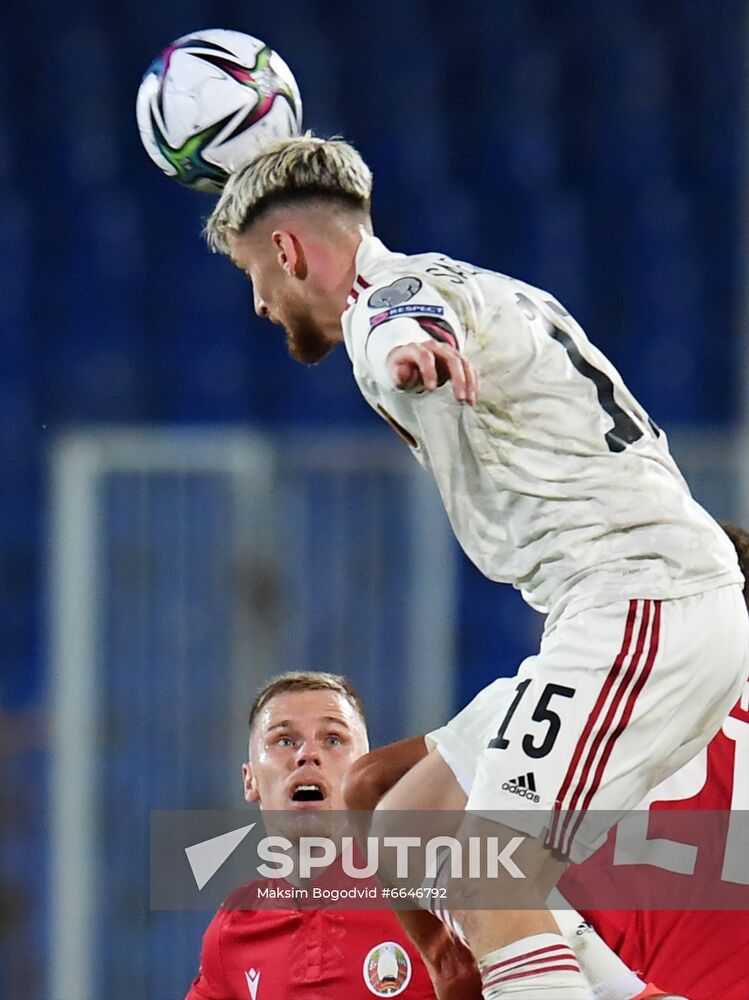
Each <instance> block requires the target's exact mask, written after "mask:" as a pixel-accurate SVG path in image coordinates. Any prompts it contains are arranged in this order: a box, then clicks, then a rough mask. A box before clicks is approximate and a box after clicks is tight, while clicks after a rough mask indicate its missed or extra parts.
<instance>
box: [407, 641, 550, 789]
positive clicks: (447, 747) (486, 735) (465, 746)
mask: <svg viewBox="0 0 749 1000" xmlns="http://www.w3.org/2000/svg"><path fill="white" fill-rule="evenodd" d="M531 659H533V657H531ZM521 669H522V668H521ZM516 683H517V680H516V678H513V677H498V678H497V679H496V680H494V681H492V682H491V684H488V685H487V686H486V687H485V688H482V689H481V691H479V693H478V694H477V695H476V696H475V697H474V698H473V699H472V700H471V701H470V702H469V703H468V704H467V705H466V706H465V708H462V709H461V710H460V712H458V714H457V715H454V716H453V717H452V718H451V719H450V720H449V721H448V722H446V723H445V725H444V726H441V727H440V728H439V729H435V730H433V731H432V732H431V733H428V734H427V736H426V737H425V739H426V743H427V746H429V747H430V748H434V749H436V750H438V751H439V753H440V754H441V756H442V757H443V759H444V760H445V762H446V763H447V764H448V765H449V767H450V770H451V771H452V772H453V774H454V776H455V778H456V779H457V781H458V783H459V785H460V786H461V788H462V789H463V791H464V792H465V794H466V796H468V795H470V792H471V788H472V786H473V781H474V778H475V776H476V769H477V767H478V762H479V759H480V757H481V754H482V752H483V750H484V749H485V747H486V746H487V744H488V742H489V740H491V739H492V737H493V736H494V734H495V732H496V729H497V725H498V720H499V719H500V718H502V717H503V716H504V715H505V713H506V711H507V708H508V706H509V705H510V703H511V702H512V699H513V697H514V694H515V685H516Z"/></svg>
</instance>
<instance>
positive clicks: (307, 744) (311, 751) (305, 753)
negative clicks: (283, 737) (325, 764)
mask: <svg viewBox="0 0 749 1000" xmlns="http://www.w3.org/2000/svg"><path fill="white" fill-rule="evenodd" d="M320 762H321V757H320V748H319V746H318V745H317V743H316V742H315V741H314V740H304V742H303V743H300V745H299V749H298V750H297V752H296V759H295V761H294V763H295V764H296V766H297V767H304V766H305V765H306V764H320Z"/></svg>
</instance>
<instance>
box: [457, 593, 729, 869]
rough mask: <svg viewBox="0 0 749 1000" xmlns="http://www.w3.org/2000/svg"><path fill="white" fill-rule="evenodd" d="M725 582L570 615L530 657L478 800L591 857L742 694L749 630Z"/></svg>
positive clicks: (569, 851)
mask: <svg viewBox="0 0 749 1000" xmlns="http://www.w3.org/2000/svg"><path fill="white" fill-rule="evenodd" d="M722 590H723V591H725V593H721V592H720V591H715V592H711V593H708V594H703V595H697V596H696V597H690V598H684V599H680V600H673V601H664V602H659V601H651V600H641V601H629V602H621V603H617V604H612V605H607V606H605V607H601V608H594V609H590V610H588V611H585V612H581V613H579V614H577V615H575V616H573V617H571V618H569V619H566V620H565V619H561V620H559V621H558V622H557V624H556V625H555V627H554V628H553V629H552V630H551V631H550V632H549V633H548V634H546V635H545V636H544V637H543V639H542V643H541V649H540V651H539V654H538V656H536V657H531V658H530V659H529V660H526V661H525V662H524V663H523V664H522V665H521V668H520V671H519V673H518V677H517V678H516V687H515V696H514V697H513V699H512V700H511V701H510V703H509V705H508V706H507V709H506V711H505V713H504V715H502V716H501V717H500V718H498V720H497V730H496V733H495V735H494V737H493V738H492V739H491V740H489V743H488V746H487V747H486V749H485V750H483V751H482V752H481V756H480V758H479V761H478V764H477V768H476V774H475V780H474V782H473V786H472V789H471V794H470V796H469V800H468V808H469V809H473V810H477V811H481V812H486V811H487V810H506V809H513V808H514V809H516V810H518V811H519V812H520V813H522V816H518V818H517V819H516V820H515V825H516V827H517V828H518V829H522V830H524V832H527V833H528V834H530V835H539V834H541V833H542V832H543V831H544V829H547V830H548V831H549V837H548V842H549V845H550V847H552V848H553V849H554V850H555V851H556V852H558V853H559V854H560V855H561V856H571V857H572V858H573V859H574V860H581V859H582V858H583V857H585V856H587V854H588V853H590V852H591V851H592V850H593V849H594V848H595V846H596V845H597V844H598V843H599V842H600V840H601V838H602V837H603V836H604V835H605V832H606V830H607V829H608V828H609V827H610V826H611V825H612V824H613V822H615V820H616V818H617V816H618V815H621V813H622V812H624V811H626V810H627V809H630V808H633V807H634V806H635V805H636V804H637V803H638V802H639V801H641V799H642V798H643V796H644V795H645V794H647V792H648V791H649V790H650V788H652V787H654V786H655V785H656V784H657V783H658V781H660V780H661V779H662V778H663V777H664V776H665V775H667V774H668V773H671V772H673V770H674V769H675V767H678V766H680V765H681V764H682V763H683V762H684V759H685V756H688V755H689V754H693V753H695V752H696V751H697V750H699V749H700V746H702V745H705V744H706V743H707V742H708V741H709V739H710V738H711V736H712V735H713V734H714V732H715V731H716V730H717V728H718V727H719V726H720V724H721V722H722V719H723V718H724V717H725V715H726V713H727V712H728V710H729V709H730V707H731V705H732V704H733V702H734V700H735V698H736V697H737V692H738V690H739V686H740V677H741V676H742V675H744V676H745V672H746V667H747V665H746V655H747V652H746V650H747V638H748V636H749V627H748V623H747V616H746V613H745V611H743V612H742V611H741V605H740V593H739V589H738V588H722ZM734 590H735V593H734V592H733V591H734ZM583 816H585V819H583V818H582V817H583ZM599 827H600V829H599ZM573 846H574V848H575V849H574V850H573Z"/></svg>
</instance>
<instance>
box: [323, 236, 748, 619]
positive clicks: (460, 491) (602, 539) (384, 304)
mask: <svg viewBox="0 0 749 1000" xmlns="http://www.w3.org/2000/svg"><path fill="white" fill-rule="evenodd" d="M356 267H357V278H356V283H355V285H354V288H353V289H352V292H351V295H350V296H349V300H348V301H349V304H348V307H347V309H346V311H345V312H344V313H343V316H342V326H343V332H344V338H345V342H346V348H347V350H348V353H349V356H350V358H351V361H352V363H353V368H354V375H355V378H356V381H357V383H358V385H359V388H360V389H361V391H362V393H363V395H364V397H365V399H366V400H367V402H368V403H369V404H370V405H371V406H372V407H373V408H374V409H375V410H376V411H377V412H379V413H380V415H381V416H382V417H384V418H385V419H386V420H387V421H388V422H389V423H390V424H391V426H393V427H394V429H395V430H397V431H398V432H399V433H400V434H401V436H402V437H403V438H404V439H405V440H406V441H407V442H408V443H409V444H410V446H411V448H412V450H413V452H414V454H415V456H416V457H417V459H418V460H419V461H420V462H421V464H422V465H423V466H424V467H425V468H427V469H429V470H430V471H431V472H432V473H433V475H434V477H435V479H436V481H437V484H438V487H439V490H440V493H441V495H442V499H443V501H444V504H445V507H446V508H447V512H448V515H449V517H450V521H451V523H452V526H453V529H454V531H455V534H456V536H457V538H458V540H459V541H460V544H461V545H462V547H463V549H464V550H465V552H466V554H467V555H468V556H469V558H470V559H471V560H472V561H473V562H474V563H475V564H476V565H477V566H478V567H479V569H480V570H481V571H482V572H483V573H485V574H486V576H488V577H489V578H490V579H492V580H496V581H499V582H502V583H510V584H512V585H513V586H514V587H516V588H518V589H519V590H520V591H521V592H522V594H523V596H524V597H525V599H526V600H527V601H528V603H530V604H531V605H532V606H533V607H534V608H536V609H537V610H539V611H542V612H552V614H553V616H554V617H556V616H557V615H558V614H559V613H560V612H561V611H562V610H566V611H570V612H571V611H573V610H574V611H577V610H581V609H582V608H584V607H593V606H600V605H602V604H607V603H610V602H613V601H621V600H624V599H629V598H652V599H658V598H674V597H683V596H687V595H690V594H694V593H699V592H701V591H706V590H710V589H713V588H716V587H720V586H724V585H726V584H731V583H740V582H741V580H742V577H741V574H740V572H739V569H738V566H737V562H736V555H735V553H734V550H733V546H732V545H731V543H730V541H729V540H728V538H727V537H726V536H725V535H724V533H723V532H722V531H721V530H720V528H719V527H718V525H717V524H716V523H715V522H714V521H713V520H712V518H711V517H710V516H709V515H708V514H707V513H706V512H705V511H704V510H703V509H702V508H701V507H700V506H699V504H697V503H696V501H695V500H694V499H693V498H692V497H691V495H690V493H689V490H688V488H687V486H686V484H685V482H684V480H683V478H682V476H681V474H680V473H679V470H678V469H677V467H676V465H675V463H674V461H673V459H672V458H671V456H670V454H669V451H668V445H667V442H666V437H665V435H664V434H663V432H662V431H661V430H660V429H659V428H658V427H656V425H655V424H654V423H653V422H652V421H651V420H650V418H649V416H648V414H647V413H646V412H645V410H644V409H643V408H642V406H640V404H639V403H638V402H637V400H636V399H635V398H634V396H632V394H631V393H630V392H629V390H628V389H627V388H626V386H625V385H624V383H623V381H622V379H621V377H620V375H619V374H618V372H617V371H616V369H615V368H614V367H613V365H611V364H610V362H609V361H607V360H606V358H605V357H604V355H603V354H602V353H601V352H600V351H599V350H597V349H596V348H595V347H594V346H593V345H592V344H591V343H590V341H589V340H588V339H587V337H586V335H585V333H584V331H583V330H582V328H581V327H580V326H579V325H578V323H576V322H575V320H574V319H573V318H572V317H571V316H570V315H569V313H568V312H567V311H566V310H565V309H564V307H563V306H561V305H560V304H559V302H558V301H557V300H556V299H555V298H554V297H553V296H552V295H550V294H549V293H548V292H544V291H542V290H540V289H538V288H534V287H532V286H530V285H527V284H525V283H524V282H522V281H517V280H516V279H514V278H509V277H507V276H505V275H502V274H497V273H495V272H492V271H487V270H484V269H482V268H478V267H474V266H472V265H470V264H465V263H462V262H458V261H454V260H451V259H450V258H448V257H445V256H443V255H441V254H436V253H430V254H419V255H416V256H406V255H405V254H396V253H391V252H390V251H389V250H387V248H386V247H384V246H383V244H382V243H381V242H380V241H379V240H378V239H376V238H374V237H366V238H365V239H364V240H363V241H362V244H361V246H360V248H359V251H358V253H357V257H356ZM431 338H436V339H438V340H444V341H446V342H448V343H452V344H453V345H455V346H457V347H458V349H459V350H460V351H461V352H463V353H464V355H465V356H466V357H467V359H468V360H469V361H470V362H471V364H472V365H473V366H474V367H475V368H476V370H477V371H478V373H479V376H480V380H481V381H480V393H479V399H478V402H477V404H476V406H475V407H471V406H468V405H462V404H460V403H458V402H457V401H456V400H455V399H454V397H453V394H452V387H451V385H450V384H449V383H448V384H447V385H445V386H443V387H441V388H440V389H437V390H436V391H434V392H431V393H429V392H418V391H403V390H397V389H395V388H394V386H393V384H392V382H391V380H390V379H389V377H388V374H387V370H386V364H385V362H386V358H387V356H388V354H389V352H390V351H391V350H392V349H393V347H395V346H398V345H402V344H407V343H410V342H412V341H427V340H429V339H431Z"/></svg>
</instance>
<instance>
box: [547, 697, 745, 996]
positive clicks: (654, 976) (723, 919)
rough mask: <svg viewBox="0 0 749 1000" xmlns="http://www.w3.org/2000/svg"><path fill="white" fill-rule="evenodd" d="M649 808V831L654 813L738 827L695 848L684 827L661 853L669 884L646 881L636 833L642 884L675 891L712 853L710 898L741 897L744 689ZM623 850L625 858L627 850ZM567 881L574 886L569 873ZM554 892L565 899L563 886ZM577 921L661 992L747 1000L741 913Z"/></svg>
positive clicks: (646, 858) (645, 848) (610, 845)
mask: <svg viewBox="0 0 749 1000" xmlns="http://www.w3.org/2000/svg"><path fill="white" fill-rule="evenodd" d="M649 800H650V813H649V816H650V819H651V826H652V825H653V822H652V821H655V822H657V810H662V809H666V810H674V809H679V810H693V809H709V810H726V811H728V810H731V811H732V812H733V813H734V815H735V816H736V817H741V821H740V822H736V823H732V822H731V817H730V816H728V815H726V816H725V817H721V819H723V818H724V819H725V822H724V823H723V825H722V835H721V837H720V839H719V840H718V841H716V839H715V838H714V837H709V838H708V837H707V836H706V837H705V838H704V839H703V841H702V842H701V841H700V836H699V833H700V831H697V830H694V829H693V827H694V824H692V826H691V827H690V829H691V832H692V834H693V836H692V838H691V840H690V841H688V840H687V837H685V838H684V843H683V845H681V846H678V847H675V844H674V843H673V842H672V844H671V845H669V847H670V850H669V858H670V864H671V865H677V866H679V867H680V873H678V872H675V871H674V869H673V868H672V871H671V872H670V873H669V874H665V873H663V877H664V878H665V879H668V880H669V883H664V882H662V881H661V874H662V873H661V872H658V874H657V876H655V877H654V874H655V873H654V868H660V867H661V865H659V863H658V857H657V855H656V853H655V852H656V851H657V843H656V842H654V841H652V840H648V839H646V837H645V835H644V834H645V832H647V831H645V830H644V831H643V838H642V843H641V845H640V848H641V856H640V857H638V859H637V860H639V861H640V862H641V865H647V866H648V868H643V869H642V871H643V872H646V873H648V872H649V873H650V874H649V876H648V877H650V878H651V879H654V882H656V883H657V884H659V885H664V884H670V885H673V884H676V880H679V879H686V878H689V874H688V873H690V872H694V874H695V875H696V876H697V877H699V872H700V859H701V856H702V857H703V858H707V857H708V855H712V858H711V862H714V861H715V860H716V853H715V852H716V851H717V852H718V855H717V862H718V864H717V866H715V865H714V866H713V869H712V870H713V871H715V872H720V873H721V882H722V883H723V885H721V886H719V887H718V891H725V893H726V894H729V893H731V892H735V891H737V890H738V888H739V887H741V889H742V890H745V887H746V885H747V861H746V859H747V843H746V840H745V831H746V825H745V824H746V815H747V811H749V684H747V687H746V688H745V690H744V694H743V696H742V698H741V700H740V701H739V703H738V704H737V705H736V707H735V708H734V709H733V711H732V712H731V714H730V716H729V717H728V719H726V721H725V723H724V724H723V727H722V728H721V730H720V732H718V733H717V735H716V736H715V737H714V738H713V740H712V741H711V743H710V744H709V745H708V746H707V747H706V748H705V749H704V750H703V751H702V753H700V754H698V756H697V757H696V758H695V759H694V760H693V761H690V763H689V764H688V765H687V766H686V767H684V768H682V769H681V770H680V771H679V772H678V773H677V774H674V775H672V776H671V778H669V779H667V780H666V781H664V782H663V783H662V784H661V785H659V786H658V787H657V788H656V789H655V790H654V791H653V792H652V793H651V794H650V796H649ZM715 815H716V816H717V813H716V814H715ZM708 830H709V831H711V832H713V831H714V830H715V826H714V825H712V824H708ZM651 836H652V833H651ZM628 847H629V849H630V851H631V847H632V845H631V843H630V844H628ZM674 848H675V851H676V853H675V852H674ZM615 850H616V832H615V831H614V832H613V833H612V834H611V836H610V838H609V840H608V841H607V843H606V845H605V846H604V848H602V851H604V852H606V851H608V852H609V856H610V858H611V859H612V860H613V857H614V852H615ZM594 858H595V856H594ZM593 860H594V859H591V861H593ZM633 860H634V859H633ZM638 867H639V866H638ZM580 868H581V870H582V869H584V868H585V865H581V866H580ZM629 871H630V873H631V872H632V869H629ZM624 872H625V873H626V872H627V869H626V868H625V869H624ZM569 874H570V876H572V878H573V879H574V877H575V873H574V870H571V871H570V873H569ZM635 877H636V875H635ZM565 878H566V877H565ZM560 889H561V890H562V892H564V891H565V890H564V880H563V882H562V884H561V885H560ZM727 898H728V895H727ZM585 916H586V919H588V920H590V922H591V923H592V924H593V926H594V927H595V929H596V930H597V931H598V933H599V934H600V935H601V936H602V937H603V938H604V940H605V941H606V943H607V944H608V945H609V947H611V948H613V949H614V950H615V951H616V952H617V953H618V955H619V956H620V957H621V959H622V960H623V961H624V962H625V963H626V964H627V965H628V966H629V967H630V968H631V969H635V970H637V971H639V972H640V974H641V975H642V978H644V979H646V980H648V981H651V982H654V983H657V984H658V986H659V987H660V988H661V989H662V990H672V991H673V992H675V993H683V994H684V995H685V996H688V997H689V998H690V1000H717V998H720V1000H749V911H747V910H688V909H685V910H641V911H611V912H609V911H606V912H604V911H592V912H586V913H585Z"/></svg>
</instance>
